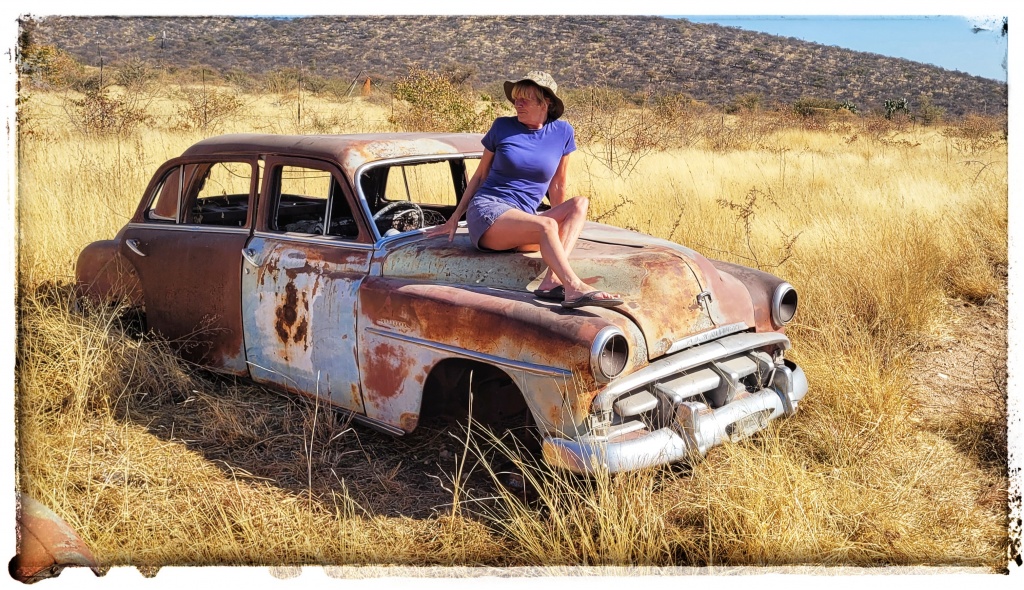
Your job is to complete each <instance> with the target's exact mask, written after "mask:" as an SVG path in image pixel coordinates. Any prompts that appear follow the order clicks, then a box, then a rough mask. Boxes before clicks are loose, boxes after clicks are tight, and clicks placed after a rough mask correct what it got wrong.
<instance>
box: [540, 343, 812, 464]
mask: <svg viewBox="0 0 1024 590" xmlns="http://www.w3.org/2000/svg"><path fill="white" fill-rule="evenodd" d="M742 336H744V338H739V339H734V340H733V341H732V343H733V345H732V346H731V347H730V345H729V343H728V342H726V343H725V345H724V347H723V345H722V343H719V342H715V343H709V345H715V346H719V347H723V348H725V349H728V350H727V351H726V352H727V354H725V355H720V356H718V357H717V358H715V359H714V360H712V361H710V362H707V361H706V358H707V356H708V355H707V353H708V351H707V350H705V351H703V353H701V354H696V355H694V354H691V355H690V357H691V358H692V357H698V358H699V360H700V362H699V363H697V364H695V363H688V362H687V361H686V360H685V359H682V360H681V359H673V362H672V364H674V366H673V367H672V368H673V369H674V370H671V371H669V370H666V369H665V368H664V366H662V367H661V368H660V369H655V370H654V372H656V373H657V375H658V377H657V378H656V379H654V380H651V381H647V382H646V383H642V385H640V386H637V383H638V382H643V381H645V380H643V379H633V383H632V386H631V388H629V389H628V390H626V391H625V392H622V391H621V389H622V388H619V391H618V394H619V397H618V398H617V399H618V400H619V401H618V402H614V399H612V398H609V397H607V396H606V397H604V398H603V399H602V398H601V397H600V396H599V398H598V399H596V400H595V406H597V407H596V408H595V410H596V412H595V417H596V418H597V419H596V420H595V422H596V423H597V424H599V427H596V428H592V432H591V433H587V434H583V435H581V436H579V437H577V438H575V439H569V438H561V437H557V436H550V437H546V438H545V439H544V443H543V451H544V459H545V460H546V461H547V463H548V464H549V465H552V466H554V467H559V468H562V469H568V470H570V471H574V472H576V473H593V472H595V471H599V470H607V471H610V472H618V471H630V470H635V469H641V468H644V467H650V466H653V465H662V464H666V463H674V462H678V461H684V460H687V459H694V458H698V457H701V456H703V455H704V454H705V453H707V452H708V450H709V449H711V448H712V447H714V446H717V445H720V444H722V443H723V442H725V441H733V442H735V441H738V440H741V439H743V438H746V437H747V436H750V435H751V434H753V433H755V432H757V431H759V430H762V429H763V428H765V427H766V426H767V424H768V422H769V421H771V420H773V419H775V418H778V417H779V416H792V415H793V414H794V413H796V409H797V405H798V403H799V401H800V400H801V399H803V397H804V395H805V394H806V393H807V378H806V376H805V375H804V372H803V370H802V369H800V368H799V367H797V366H796V365H795V364H793V363H792V362H789V361H785V362H783V361H782V359H781V356H780V357H779V358H778V359H776V360H774V361H772V362H774V363H776V364H775V365H771V370H770V372H768V373H765V374H764V376H763V377H761V376H758V375H752V374H751V373H748V374H746V375H741V376H737V375H738V374H737V373H735V372H734V373H731V374H730V372H729V367H731V366H736V365H737V364H740V363H737V362H736V359H737V358H741V359H752V360H745V361H743V362H747V363H753V364H756V363H757V362H758V361H760V362H761V365H760V367H762V368H763V367H764V366H766V365H765V360H764V359H763V358H761V357H763V356H766V355H764V354H763V353H759V352H756V351H755V350H754V349H753V348H752V347H751V346H750V345H751V342H755V344H756V340H757V338H756V336H758V335H754V334H745V335H742ZM751 337H755V338H753V339H751ZM781 338H782V340H784V342H782V341H780V340H779V339H778V335H775V336H774V340H773V341H772V344H778V345H779V348H780V350H782V349H785V348H788V347H789V341H788V339H786V338H785V337H784V336H782V337H781ZM723 340H725V339H723ZM709 345H704V346H709ZM698 348H699V347H698ZM737 348H738V349H740V350H736V349H737ZM758 354H760V355H761V357H758V356H757V355H758ZM686 365H691V366H686ZM702 374H703V375H704V376H705V377H708V379H705V380H704V385H692V384H693V383H694V382H696V381H700V377H701V376H702ZM709 379H710V380H709ZM715 379H717V382H715ZM752 382H757V383H760V384H761V385H762V387H761V388H760V389H756V390H754V391H750V389H751V387H750V383H752ZM673 383H675V384H677V385H676V386H675V387H673V386H672V384H673ZM680 383H682V384H683V385H678V384H680ZM707 383H714V387H713V388H708V387H707ZM701 387H705V388H706V389H704V390H702V391H700V393H699V394H698V393H696V392H697V391H698V390H700V389H701ZM730 388H731V389H730ZM636 392H639V393H636ZM652 392H653V393H652ZM724 392H727V395H726V393H724ZM722 396H725V397H727V399H726V400H725V402H724V403H721V399H719V400H718V402H719V403H715V404H712V403H711V401H710V400H712V399H715V398H716V397H718V398H721V397H722ZM647 398H650V399H651V400H653V401H651V402H650V403H649V404H647V405H645V406H642V407H641V405H640V404H642V403H643V402H644V400H646V399H647ZM637 399H639V400H640V401H637V402H635V403H632V402H631V400H637ZM631 403H632V407H636V408H637V409H640V410H642V411H643V412H645V413H644V414H643V416H641V415H640V412H638V413H637V415H636V416H633V418H637V419H635V420H633V419H629V418H628V417H623V416H622V415H621V414H623V413H628V412H630V411H632V410H630V407H631V405H630V404H631ZM655 403H656V404H657V406H654V405H653V404H655ZM712 405H716V406H717V407H711V406H712ZM602 406H603V407H602ZM603 408H607V409H606V410H604V411H602V410H603ZM613 408H614V409H613ZM644 408H646V409H644ZM602 415H603V416H604V417H603V418H602V417H601V416H602ZM659 416H660V417H659ZM652 426H653V427H652Z"/></svg>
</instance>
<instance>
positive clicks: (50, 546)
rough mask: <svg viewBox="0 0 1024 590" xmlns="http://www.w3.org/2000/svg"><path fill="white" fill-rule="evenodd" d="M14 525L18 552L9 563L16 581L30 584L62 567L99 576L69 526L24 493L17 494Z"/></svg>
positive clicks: (93, 562) (95, 567)
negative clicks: (16, 527)
mask: <svg viewBox="0 0 1024 590" xmlns="http://www.w3.org/2000/svg"><path fill="white" fill-rule="evenodd" d="M17 525H18V530H17V534H18V552H17V554H16V555H15V556H14V558H13V559H12V560H11V562H10V564H9V571H10V574H11V577H13V578H14V579H15V580H18V581H19V582H24V583H26V584H31V583H33V582H38V581H39V580H44V579H46V578H52V577H55V576H58V575H60V572H61V570H63V569H64V568H65V567H87V568H89V569H91V570H92V571H93V573H94V574H96V575H99V569H98V567H99V566H98V564H97V562H96V558H95V557H94V556H93V554H92V551H91V550H90V549H89V547H88V545H86V544H85V541H83V540H82V538H81V537H80V536H78V534H77V533H76V532H75V531H74V529H72V528H71V525H69V524H68V523H67V522H66V521H64V519H62V518H61V517H59V516H57V515H56V514H54V512H53V511H52V510H50V509H49V508H47V507H46V506H44V505H42V504H41V503H39V502H38V501H37V500H35V499H33V498H32V497H30V496H27V495H25V494H18V522H17Z"/></svg>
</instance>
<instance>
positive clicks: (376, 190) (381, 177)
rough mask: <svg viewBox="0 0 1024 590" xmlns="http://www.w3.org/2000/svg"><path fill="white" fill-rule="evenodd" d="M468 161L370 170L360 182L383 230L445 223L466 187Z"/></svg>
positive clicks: (379, 226) (411, 228)
mask: <svg viewBox="0 0 1024 590" xmlns="http://www.w3.org/2000/svg"><path fill="white" fill-rule="evenodd" d="M466 164H467V161H466V160H463V159H452V160H441V161H434V162H412V163H404V164H396V165H394V166H389V167H378V168H374V169H371V170H368V171H367V172H366V173H365V174H364V175H363V177H362V178H360V182H361V185H362V188H363V193H364V194H365V195H366V198H367V201H368V202H369V203H370V205H371V210H372V211H373V212H374V222H375V223H376V225H377V229H378V231H379V232H380V234H381V235H394V234H396V233H401V232H406V231H410V230H415V229H419V228H424V227H430V226H433V225H441V224H443V223H444V222H445V221H446V220H447V219H448V217H449V216H450V215H451V214H452V213H453V212H454V211H455V207H456V205H457V204H458V201H459V199H460V198H461V197H462V193H463V192H464V191H465V190H466V184H467V182H468V177H467V175H466ZM473 170H475V167H474V168H473Z"/></svg>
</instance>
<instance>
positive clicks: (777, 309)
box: [772, 283, 798, 328]
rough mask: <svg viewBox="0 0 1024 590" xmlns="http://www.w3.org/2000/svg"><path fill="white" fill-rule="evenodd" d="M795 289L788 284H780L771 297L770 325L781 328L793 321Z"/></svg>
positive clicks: (795, 301) (795, 302) (795, 298)
mask: <svg viewBox="0 0 1024 590" xmlns="http://www.w3.org/2000/svg"><path fill="white" fill-rule="evenodd" d="M797 299H798V298H797V295H796V289H794V288H793V285H790V284H789V283H782V284H781V285H779V286H778V287H776V288H775V293H774V294H773V295H772V323H774V324H775V325H776V326H778V327H779V328H781V327H782V326H785V325H786V324H788V323H789V322H791V321H793V316H795V315H796V305H797Z"/></svg>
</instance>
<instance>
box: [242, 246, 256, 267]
mask: <svg viewBox="0 0 1024 590" xmlns="http://www.w3.org/2000/svg"><path fill="white" fill-rule="evenodd" d="M242 258H245V259H246V260H247V261H249V264H251V265H253V266H259V265H260V263H259V262H258V261H257V260H256V251H255V250H253V249H252V248H242Z"/></svg>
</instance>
